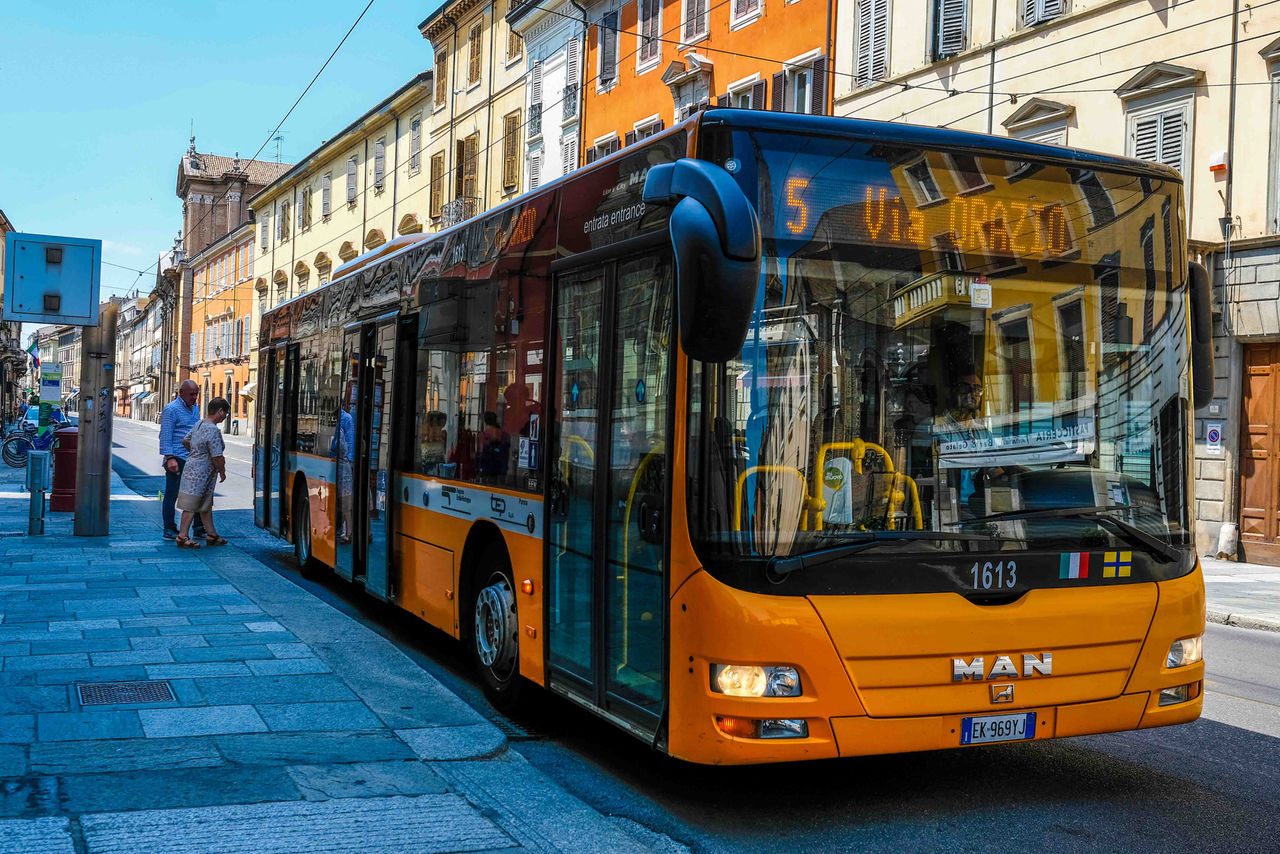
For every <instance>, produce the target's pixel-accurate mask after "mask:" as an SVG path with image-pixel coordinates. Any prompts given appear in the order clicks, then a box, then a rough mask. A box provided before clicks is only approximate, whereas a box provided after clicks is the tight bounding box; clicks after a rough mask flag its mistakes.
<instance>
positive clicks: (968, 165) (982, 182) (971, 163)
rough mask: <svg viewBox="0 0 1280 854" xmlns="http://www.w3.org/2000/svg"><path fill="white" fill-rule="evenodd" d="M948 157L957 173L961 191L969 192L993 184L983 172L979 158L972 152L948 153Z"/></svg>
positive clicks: (957, 182) (957, 181)
mask: <svg viewBox="0 0 1280 854" xmlns="http://www.w3.org/2000/svg"><path fill="white" fill-rule="evenodd" d="M947 159H948V160H950V161H951V168H952V170H953V171H954V173H955V176H956V184H957V185H958V186H959V188H960V192H962V193H967V192H972V191H974V190H981V189H983V188H984V187H990V186H991V184H990V182H989V181H987V176H986V175H984V174H982V167H981V166H979V165H978V158H976V157H974V156H973V155H972V154H948V155H947Z"/></svg>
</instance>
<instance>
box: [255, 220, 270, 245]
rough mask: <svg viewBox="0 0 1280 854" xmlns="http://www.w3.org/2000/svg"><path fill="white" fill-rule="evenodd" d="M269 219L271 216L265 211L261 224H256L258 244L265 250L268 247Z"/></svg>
mask: <svg viewBox="0 0 1280 854" xmlns="http://www.w3.org/2000/svg"><path fill="white" fill-rule="evenodd" d="M270 218H271V215H270V214H269V213H268V212H267V211H263V212H262V222H260V223H258V243H259V244H260V245H261V246H262V248H263V249H266V248H267V245H268V243H267V235H268V232H267V220H269V219H270Z"/></svg>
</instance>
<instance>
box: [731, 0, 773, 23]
mask: <svg viewBox="0 0 1280 854" xmlns="http://www.w3.org/2000/svg"><path fill="white" fill-rule="evenodd" d="M763 10H764V0H733V14H732V15H730V17H729V27H730V29H732V28H734V27H740V26H742V25H743V24H747V23H750V22H751V21H754V20H755V19H756V18H759V17H760V13H761V12H762V11H763Z"/></svg>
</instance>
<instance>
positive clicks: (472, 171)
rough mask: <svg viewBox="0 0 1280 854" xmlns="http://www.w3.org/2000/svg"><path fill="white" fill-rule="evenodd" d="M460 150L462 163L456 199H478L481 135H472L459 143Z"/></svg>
mask: <svg viewBox="0 0 1280 854" xmlns="http://www.w3.org/2000/svg"><path fill="white" fill-rule="evenodd" d="M458 148H459V152H458V153H459V155H460V156H459V158H458V159H459V161H460V162H459V163H458V179H457V187H456V190H457V192H456V193H455V197H456V198H460V199H475V198H478V193H477V191H476V186H477V184H476V179H477V175H478V173H479V166H480V134H479V133H473V134H471V136H469V137H467V138H466V139H464V140H462V142H460V143H458Z"/></svg>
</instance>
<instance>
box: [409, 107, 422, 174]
mask: <svg viewBox="0 0 1280 854" xmlns="http://www.w3.org/2000/svg"><path fill="white" fill-rule="evenodd" d="M421 168H422V117H421V116H415V117H414V119H413V121H411V122H409V171H411V172H417V171H418V170H419V169H421Z"/></svg>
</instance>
